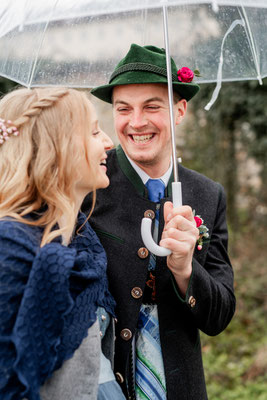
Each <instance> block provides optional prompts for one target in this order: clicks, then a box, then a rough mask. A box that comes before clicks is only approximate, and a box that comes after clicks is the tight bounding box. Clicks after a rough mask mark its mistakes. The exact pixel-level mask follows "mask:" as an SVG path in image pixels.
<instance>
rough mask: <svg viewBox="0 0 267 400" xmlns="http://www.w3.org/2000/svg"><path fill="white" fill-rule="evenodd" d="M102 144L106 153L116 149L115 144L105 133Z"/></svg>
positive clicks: (103, 133)
mask: <svg viewBox="0 0 267 400" xmlns="http://www.w3.org/2000/svg"><path fill="white" fill-rule="evenodd" d="M102 143H103V144H104V148H105V150H106V151H107V150H110V149H112V148H113V147H114V143H113V142H112V140H111V138H110V137H109V136H108V135H107V134H106V133H105V132H104V131H102Z"/></svg>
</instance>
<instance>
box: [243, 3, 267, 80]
mask: <svg viewBox="0 0 267 400" xmlns="http://www.w3.org/2000/svg"><path fill="white" fill-rule="evenodd" d="M241 9H242V11H243V16H244V19H245V21H246V25H245V26H244V28H245V32H246V34H247V38H248V42H249V46H250V49H251V53H252V56H253V60H254V63H255V67H256V71H257V75H258V76H257V79H258V81H259V84H260V85H262V78H261V72H260V66H259V61H258V57H257V51H256V47H255V42H254V39H253V35H252V31H251V28H250V23H249V20H248V16H247V13H246V10H245V8H244V6H243V5H241ZM239 13H240V12H239ZM241 18H242V16H241Z"/></svg>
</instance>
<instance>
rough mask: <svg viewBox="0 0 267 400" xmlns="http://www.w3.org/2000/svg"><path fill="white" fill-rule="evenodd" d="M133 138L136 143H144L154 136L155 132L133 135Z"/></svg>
mask: <svg viewBox="0 0 267 400" xmlns="http://www.w3.org/2000/svg"><path fill="white" fill-rule="evenodd" d="M132 137H133V140H134V142H135V143H144V142H148V141H149V140H150V139H151V138H152V137H153V134H150V135H132Z"/></svg>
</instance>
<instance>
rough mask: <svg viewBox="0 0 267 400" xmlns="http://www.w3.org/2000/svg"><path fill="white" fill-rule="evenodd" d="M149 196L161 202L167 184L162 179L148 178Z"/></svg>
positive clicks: (150, 198) (156, 201)
mask: <svg viewBox="0 0 267 400" xmlns="http://www.w3.org/2000/svg"><path fill="white" fill-rule="evenodd" d="M146 187H147V189H148V198H149V200H151V201H154V202H155V203H159V202H160V199H162V198H163V197H164V191H165V185H164V183H163V182H162V180H161V179H148V181H147V183H146Z"/></svg>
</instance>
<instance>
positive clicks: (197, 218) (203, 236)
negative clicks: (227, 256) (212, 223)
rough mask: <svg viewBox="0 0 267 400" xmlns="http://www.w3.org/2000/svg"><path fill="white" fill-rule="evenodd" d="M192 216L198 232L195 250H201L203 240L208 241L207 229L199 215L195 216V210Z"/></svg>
mask: <svg viewBox="0 0 267 400" xmlns="http://www.w3.org/2000/svg"><path fill="white" fill-rule="evenodd" d="M193 214H194V219H195V222H196V226H197V228H198V230H199V238H198V240H197V244H198V245H197V249H198V250H201V249H202V246H203V241H204V240H205V239H208V237H209V229H208V228H207V227H206V225H204V220H203V218H201V217H200V215H195V210H194V211H193Z"/></svg>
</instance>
